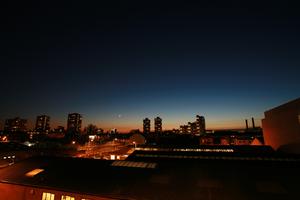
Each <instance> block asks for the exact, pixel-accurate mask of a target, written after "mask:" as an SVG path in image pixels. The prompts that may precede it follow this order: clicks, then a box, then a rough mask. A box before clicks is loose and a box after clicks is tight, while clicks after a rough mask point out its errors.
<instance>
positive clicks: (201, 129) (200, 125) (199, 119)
mask: <svg viewBox="0 0 300 200" xmlns="http://www.w3.org/2000/svg"><path fill="white" fill-rule="evenodd" d="M195 123H196V129H197V131H196V134H199V135H202V134H205V132H206V127H205V118H204V117H203V116H199V115H197V116H196V122H195Z"/></svg>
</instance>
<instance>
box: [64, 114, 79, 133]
mask: <svg viewBox="0 0 300 200" xmlns="http://www.w3.org/2000/svg"><path fill="white" fill-rule="evenodd" d="M81 125H82V116H81V115H80V114H78V113H71V114H69V115H68V126H67V131H68V132H77V133H79V132H80V131H81Z"/></svg>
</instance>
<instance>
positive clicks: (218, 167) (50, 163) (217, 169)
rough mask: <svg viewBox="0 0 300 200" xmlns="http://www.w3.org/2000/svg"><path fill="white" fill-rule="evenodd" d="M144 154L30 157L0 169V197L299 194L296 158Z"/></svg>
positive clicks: (64, 199) (61, 199) (175, 198)
mask: <svg viewBox="0 0 300 200" xmlns="http://www.w3.org/2000/svg"><path fill="white" fill-rule="evenodd" d="M225 152H226V151H225ZM230 152H231V151H229V153H230ZM139 153H140V154H141V152H139ZM148 155H150V157H151V156H152V157H153V159H147V158H146V157H143V159H142V160H134V159H133V160H132V159H131V160H127V161H105V160H92V159H74V158H56V157H35V158H31V159H28V160H26V161H23V162H19V163H16V164H14V165H12V166H10V167H7V168H4V169H0V180H1V182H0V199H10V200H87V199H89V200H100V199H101V200H104V199H150V200H151V199H155V200H157V199H172V200H179V199H180V200H181V199H230V200H235V199H238V200H240V199H253V200H254V199H255V200H257V199H261V200H262V199H263V200H266V199H272V200H274V199H277V200H278V199H284V200H287V199H298V198H299V184H298V180H299V178H300V171H299V167H300V162H299V160H298V159H275V158H270V159H263V158H252V159H234V157H235V156H233V157H232V156H226V155H222V156H219V157H217V156H213V155H211V156H209V155H206V156H205V157H202V158H201V157H199V156H198V158H197V156H196V157H195V155H193V156H192V157H190V159H186V155H187V154H186V153H185V154H182V155H181V157H180V156H179V157H178V155H177V157H175V158H176V159H155V158H154V157H155V155H158V153H151V152H148ZM135 156H137V155H135ZM175 156H176V155H175ZM194 158H195V159H194Z"/></svg>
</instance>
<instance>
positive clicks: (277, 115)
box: [262, 98, 300, 150]
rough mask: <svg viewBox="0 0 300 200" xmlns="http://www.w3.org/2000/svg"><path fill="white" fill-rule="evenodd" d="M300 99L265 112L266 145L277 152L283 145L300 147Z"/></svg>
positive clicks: (263, 125)
mask: <svg viewBox="0 0 300 200" xmlns="http://www.w3.org/2000/svg"><path fill="white" fill-rule="evenodd" d="M299 115H300V98H299V99H296V100H294V101H291V102H289V103H286V104H283V105H281V106H278V107H276V108H274V109H271V110H269V111H266V112H265V119H263V120H262V127H263V134H264V140H265V144H266V145H270V146H272V147H273V148H274V149H275V150H277V149H278V148H279V147H281V146H283V145H291V144H298V143H299V145H300V121H299Z"/></svg>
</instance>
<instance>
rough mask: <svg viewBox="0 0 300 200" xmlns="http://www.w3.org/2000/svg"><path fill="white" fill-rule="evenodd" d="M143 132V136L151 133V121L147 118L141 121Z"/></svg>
mask: <svg viewBox="0 0 300 200" xmlns="http://www.w3.org/2000/svg"><path fill="white" fill-rule="evenodd" d="M143 131H144V133H145V134H149V133H150V131H151V120H150V119H148V118H145V119H144V120H143Z"/></svg>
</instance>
